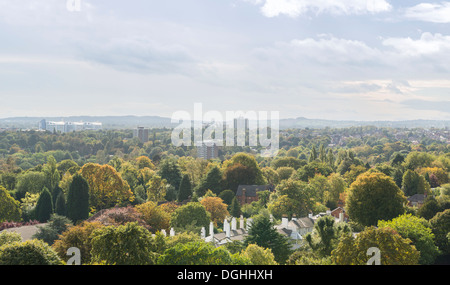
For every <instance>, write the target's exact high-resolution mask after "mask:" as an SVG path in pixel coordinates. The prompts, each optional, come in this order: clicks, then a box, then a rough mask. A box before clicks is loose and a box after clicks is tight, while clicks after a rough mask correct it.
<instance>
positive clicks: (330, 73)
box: [0, 0, 450, 121]
mask: <svg viewBox="0 0 450 285" xmlns="http://www.w3.org/2000/svg"><path fill="white" fill-rule="evenodd" d="M77 1H79V3H80V11H73V10H70V9H68V6H67V5H66V4H67V3H68V2H77ZM449 24H450V2H449V1H431V2H428V1H427V0H423V1H420V0H419V1H417V0H408V1H406V0H399V1H393V0H366V1H364V0H363V1H361V0H350V1H348V0H347V1H344V0H335V1H328V0H319V1H317V0H316V1H313V0H228V1H207V0H192V1H179V0H178V1H177V0H166V1H152V0H150V1H149V0H147V1H144V0H135V1H127V2H125V1H111V0H109V1H106V0H68V1H65V0H64V1H61V0H41V1H38V0H21V1H7V0H0V35H1V37H2V46H1V47H0V82H1V84H0V99H1V102H2V108H1V109H0V110H1V112H0V118H11V117H25V116H27V117H70V116H130V114H132V115H131V116H160V117H167V118H170V117H171V115H172V113H173V112H175V111H179V110H184V111H187V112H189V113H192V112H193V107H194V103H197V102H200V103H202V104H203V109H204V112H206V111H210V110H217V111H219V112H225V111H237V110H242V111H248V110H252V111H278V112H279V114H280V118H282V119H295V118H298V117H304V118H308V119H317V120H334V121H405V120H450V99H449V98H450V76H449V75H450V64H448V61H449V60H450V30H449V29H448V28H449Z"/></svg>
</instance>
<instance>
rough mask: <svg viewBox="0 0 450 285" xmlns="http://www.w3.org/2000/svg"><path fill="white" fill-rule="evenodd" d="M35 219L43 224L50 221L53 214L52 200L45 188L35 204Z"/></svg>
mask: <svg viewBox="0 0 450 285" xmlns="http://www.w3.org/2000/svg"><path fill="white" fill-rule="evenodd" d="M35 214H36V219H37V220H38V221H39V222H41V223H44V222H46V221H48V220H49V219H50V216H51V215H52V214H53V200H52V194H50V191H48V189H47V187H44V189H43V190H42V192H41V194H40V195H39V199H38V201H37V204H36V211H35Z"/></svg>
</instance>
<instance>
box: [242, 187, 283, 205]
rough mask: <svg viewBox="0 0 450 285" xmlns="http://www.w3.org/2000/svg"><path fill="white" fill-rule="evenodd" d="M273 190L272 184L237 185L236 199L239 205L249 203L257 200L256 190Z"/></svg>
mask: <svg viewBox="0 0 450 285" xmlns="http://www.w3.org/2000/svg"><path fill="white" fill-rule="evenodd" d="M266 190H268V191H271V192H272V191H273V190H274V187H273V185H239V187H238V189H237V191H236V199H237V200H238V201H239V204H240V205H245V204H250V203H251V202H254V201H258V195H257V194H258V192H260V191H266Z"/></svg>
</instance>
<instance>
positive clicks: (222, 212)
mask: <svg viewBox="0 0 450 285" xmlns="http://www.w3.org/2000/svg"><path fill="white" fill-rule="evenodd" d="M200 203H201V204H202V205H203V206H204V207H205V209H206V211H208V212H209V213H210V214H211V220H212V222H213V223H214V224H215V225H216V226H217V223H218V222H223V220H224V219H225V218H226V217H227V216H228V215H229V213H228V210H227V204H225V203H224V202H223V200H222V199H221V198H219V197H206V198H203V199H202V200H201V201H200Z"/></svg>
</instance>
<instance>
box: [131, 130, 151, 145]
mask: <svg viewBox="0 0 450 285" xmlns="http://www.w3.org/2000/svg"><path fill="white" fill-rule="evenodd" d="M133 138H139V140H140V141H141V142H142V143H146V142H148V129H146V128H144V127H137V128H136V129H134V130H133Z"/></svg>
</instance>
